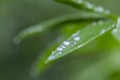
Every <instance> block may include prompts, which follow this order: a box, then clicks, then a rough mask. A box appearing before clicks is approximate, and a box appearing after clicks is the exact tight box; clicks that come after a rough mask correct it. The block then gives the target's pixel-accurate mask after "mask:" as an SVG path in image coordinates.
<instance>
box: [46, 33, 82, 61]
mask: <svg viewBox="0 0 120 80" xmlns="http://www.w3.org/2000/svg"><path fill="white" fill-rule="evenodd" d="M78 34H79V33H78V32H77V33H75V34H73V35H72V37H71V38H70V40H66V41H64V42H63V43H62V44H61V46H60V47H58V48H57V49H56V50H55V51H53V52H52V55H51V56H50V57H49V58H48V60H53V59H54V58H56V57H57V56H61V55H62V53H63V50H64V49H65V48H67V47H70V46H75V45H76V44H77V41H79V40H80V36H79V35H78Z"/></svg>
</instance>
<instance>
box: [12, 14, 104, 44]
mask: <svg viewBox="0 0 120 80" xmlns="http://www.w3.org/2000/svg"><path fill="white" fill-rule="evenodd" d="M105 17H106V16H105V15H102V14H97V13H91V12H81V13H77V14H70V15H64V16H60V17H56V18H53V19H50V20H48V21H45V22H42V23H39V24H37V25H33V26H31V27H29V28H27V29H25V30H23V31H21V32H20V33H19V34H18V35H17V36H15V38H14V39H13V42H14V43H15V44H19V43H20V42H21V41H22V40H24V39H26V38H29V37H32V36H35V35H38V34H42V33H43V32H44V31H45V30H48V29H50V28H51V27H53V26H55V25H57V24H60V23H62V22H65V21H70V20H76V19H91V18H105Z"/></svg>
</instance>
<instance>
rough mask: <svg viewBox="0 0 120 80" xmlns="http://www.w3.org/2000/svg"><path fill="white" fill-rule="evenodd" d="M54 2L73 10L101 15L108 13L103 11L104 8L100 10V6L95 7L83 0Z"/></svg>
mask: <svg viewBox="0 0 120 80" xmlns="http://www.w3.org/2000/svg"><path fill="white" fill-rule="evenodd" d="M55 1H57V2H60V3H63V4H67V5H70V6H72V7H75V8H78V9H81V10H87V11H93V12H97V13H103V14H109V13H110V12H109V11H108V10H105V9H104V8H102V7H100V6H99V7H97V6H95V5H93V4H91V3H90V2H88V1H85V0H55Z"/></svg>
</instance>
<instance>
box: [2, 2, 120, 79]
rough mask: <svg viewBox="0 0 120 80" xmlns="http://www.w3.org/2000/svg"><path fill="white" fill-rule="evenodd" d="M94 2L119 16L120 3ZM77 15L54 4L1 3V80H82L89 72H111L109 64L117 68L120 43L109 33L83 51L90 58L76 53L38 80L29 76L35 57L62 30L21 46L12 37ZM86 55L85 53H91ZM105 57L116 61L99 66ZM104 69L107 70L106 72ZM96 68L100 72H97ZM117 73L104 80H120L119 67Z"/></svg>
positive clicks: (60, 61)
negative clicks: (58, 18) (37, 26)
mask: <svg viewBox="0 0 120 80" xmlns="http://www.w3.org/2000/svg"><path fill="white" fill-rule="evenodd" d="M91 1H93V2H95V3H96V4H98V5H103V6H104V7H105V8H108V9H110V10H111V11H112V12H113V13H117V14H118V15H119V13H120V10H119V7H120V6H119V3H120V1H119V0H91ZM111 5H112V6H111ZM75 12H78V11H77V10H74V9H73V8H72V9H71V8H70V7H68V6H64V5H61V4H58V3H56V2H53V1H52V0H0V80H79V79H80V77H81V76H82V75H81V74H83V76H84V74H86V75H89V73H88V72H90V74H91V76H92V75H93V74H96V72H98V71H100V72H101V73H104V72H107V70H106V68H109V65H110V64H118V63H119V59H118V58H119V51H118V52H117V51H116V49H117V48H119V47H118V46H119V43H118V42H117V41H116V40H115V39H114V38H113V37H112V35H111V34H110V33H109V32H108V33H106V34H105V35H104V36H101V37H100V38H98V39H97V40H94V41H92V42H91V43H89V44H88V45H87V46H85V47H84V48H82V50H83V51H86V50H87V51H88V52H89V54H87V55H85V54H84V55H81V54H80V53H81V52H82V51H81V50H77V51H75V52H73V53H75V54H71V55H68V56H65V57H64V58H62V59H61V60H58V62H57V63H56V64H54V65H53V66H52V67H51V68H49V70H47V71H46V73H44V74H43V75H41V76H40V78H39V79H33V78H32V77H31V76H30V70H31V69H32V67H31V66H32V65H33V63H34V61H35V60H36V57H37V56H38V54H39V53H42V52H43V51H44V50H45V49H46V48H48V47H49V46H50V45H51V44H52V43H54V39H55V38H57V36H59V30H58V29H55V30H50V31H48V32H46V33H45V34H42V35H40V36H38V37H34V38H32V39H28V40H26V41H24V42H23V43H22V44H20V45H19V46H16V45H14V44H13V43H12V39H13V36H14V35H15V34H17V33H18V32H19V31H21V30H23V29H25V28H27V27H29V26H32V25H34V24H37V23H39V22H41V21H45V20H47V19H50V18H53V17H56V16H60V15H63V14H68V13H75ZM55 33H56V34H55ZM96 42H99V44H96ZM94 46H99V47H97V48H98V50H99V51H93V49H94V48H93V47H94ZM88 47H90V48H88ZM113 50H115V51H113ZM87 51H86V53H88V52H87ZM111 51H113V52H114V53H116V54H115V55H112V56H110V57H109V56H108V55H107V54H110V53H111V54H112V52H111ZM90 53H92V54H90ZM96 53H97V54H96ZM40 55H41V54H40ZM105 56H108V57H109V58H108V59H113V58H111V57H114V59H113V60H111V62H110V63H109V64H108V65H104V64H105V63H104V62H100V63H101V64H98V63H97V61H98V62H99V61H100V60H101V59H102V58H103V60H104V59H105V58H106V57H105ZM117 57H118V58H117ZM116 59H118V60H116ZM106 61H107V60H106ZM108 61H109V60H108ZM116 62H118V63H116ZM107 63H108V62H107ZM94 65H95V66H94ZM97 66H99V67H97ZM104 66H107V67H105V68H104ZM110 66H112V65H110ZM117 66H119V65H117ZM96 67H97V69H95V70H94V68H96ZM89 68H90V69H89ZM92 69H93V70H92ZM115 69H116V71H115V70H114V71H115V72H113V73H112V74H109V75H107V76H108V77H105V78H104V80H115V79H116V80H117V79H118V80H119V76H120V72H119V67H116V68H115ZM83 70H85V72H84V71H83ZM89 70H92V71H93V72H92V71H89ZM110 70H111V69H110ZM102 71H103V72H102ZM92 73H93V74H92ZM80 75H81V76H80ZM96 75H101V74H96ZM98 77H100V76H98ZM100 78H102V77H100ZM83 79H84V77H83Z"/></svg>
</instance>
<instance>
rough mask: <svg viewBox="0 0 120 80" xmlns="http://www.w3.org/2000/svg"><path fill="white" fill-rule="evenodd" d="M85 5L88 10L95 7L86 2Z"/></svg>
mask: <svg viewBox="0 0 120 80" xmlns="http://www.w3.org/2000/svg"><path fill="white" fill-rule="evenodd" d="M85 5H86V6H87V8H89V9H92V8H93V5H92V4H91V3H89V2H86V3H85Z"/></svg>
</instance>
